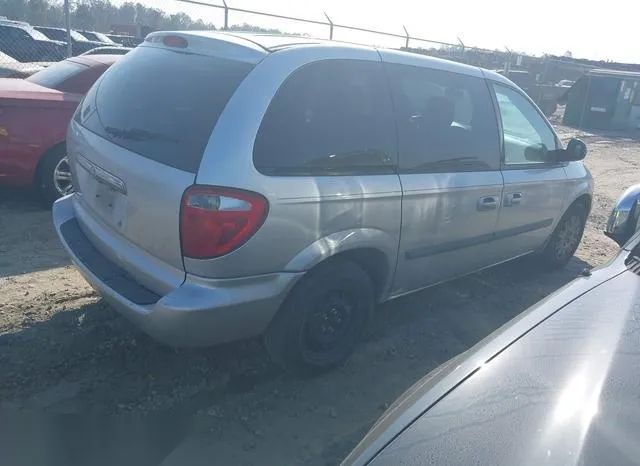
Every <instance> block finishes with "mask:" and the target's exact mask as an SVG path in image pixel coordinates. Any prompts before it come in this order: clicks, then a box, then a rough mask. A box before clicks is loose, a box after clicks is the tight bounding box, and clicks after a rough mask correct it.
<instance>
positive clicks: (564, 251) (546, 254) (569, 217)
mask: <svg viewBox="0 0 640 466" xmlns="http://www.w3.org/2000/svg"><path fill="white" fill-rule="evenodd" d="M586 222H587V209H586V208H585V206H584V205H582V204H576V205H574V206H573V207H571V208H570V209H569V210H568V211H567V212H566V213H565V214H564V215H563V216H562V218H561V219H560V222H558V225H557V226H556V229H555V230H554V231H553V233H552V234H551V237H550V238H549V242H548V243H547V245H546V246H545V248H544V249H543V250H542V253H541V254H540V259H541V261H542V264H543V265H545V266H547V267H549V268H552V269H556V268H561V267H564V266H565V264H566V263H567V262H569V260H570V259H571V258H572V257H573V255H574V254H575V252H576V250H577V249H578V246H579V245H580V241H581V240H582V234H583V233H584V227H585V224H586Z"/></svg>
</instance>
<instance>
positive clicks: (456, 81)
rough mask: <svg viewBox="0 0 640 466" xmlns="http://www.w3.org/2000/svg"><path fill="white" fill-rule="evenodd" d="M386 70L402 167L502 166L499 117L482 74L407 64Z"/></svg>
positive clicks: (438, 169) (431, 169)
mask: <svg viewBox="0 0 640 466" xmlns="http://www.w3.org/2000/svg"><path fill="white" fill-rule="evenodd" d="M387 69H388V73H389V81H390V84H391V91H392V94H393V100H394V104H395V108H396V113H397V118H398V137H399V148H400V162H399V165H400V171H401V172H403V173H437V172H458V171H485V170H498V169H499V168H500V138H499V132H498V125H497V119H496V114H495V111H494V107H493V103H492V100H491V94H490V92H489V89H488V88H487V85H486V83H485V81H484V80H483V79H481V78H475V77H473V76H466V75H462V74H457V73H450V72H447V71H441V70H434V69H430V68H422V67H415V66H407V65H397V64H389V65H387Z"/></svg>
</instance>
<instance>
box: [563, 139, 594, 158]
mask: <svg viewBox="0 0 640 466" xmlns="http://www.w3.org/2000/svg"><path fill="white" fill-rule="evenodd" d="M556 152H557V160H558V162H575V161H578V160H582V159H584V158H585V157H586V155H587V145H586V144H585V143H584V142H582V141H581V140H580V139H576V138H571V140H570V141H569V143H568V144H567V148H566V149H564V150H559V151H556Z"/></svg>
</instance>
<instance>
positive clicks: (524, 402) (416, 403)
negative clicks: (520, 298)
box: [343, 186, 640, 466]
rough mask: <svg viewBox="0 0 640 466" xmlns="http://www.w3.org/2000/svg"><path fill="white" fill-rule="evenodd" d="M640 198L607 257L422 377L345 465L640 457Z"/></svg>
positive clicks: (635, 194)
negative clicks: (612, 255)
mask: <svg viewBox="0 0 640 466" xmlns="http://www.w3.org/2000/svg"><path fill="white" fill-rule="evenodd" d="M639 201H640V186H635V187H634V188H632V189H630V190H629V191H627V192H626V193H625V195H624V196H623V197H622V198H621V199H620V201H618V204H617V206H616V207H615V209H614V210H613V213H612V214H611V218H610V220H609V223H608V224H607V236H609V237H611V238H613V239H615V240H616V242H618V243H619V244H622V245H623V246H622V249H621V250H620V251H619V253H618V255H617V256H616V257H615V258H614V259H613V260H612V261H610V262H609V264H607V265H606V266H604V267H601V268H599V269H596V270H593V271H590V272H587V271H585V272H584V273H583V276H582V277H580V278H578V279H576V280H575V281H573V282H572V283H570V284H568V285H567V286H565V287H564V288H562V289H561V290H559V291H557V292H556V293H554V294H553V295H551V296H548V297H547V298H545V299H544V300H543V301H541V302H540V303H538V304H536V305H535V306H533V307H532V308H530V309H529V310H528V311H526V312H524V313H523V314H521V315H520V316H518V317H517V318H516V319H514V320H513V321H511V322H509V323H507V324H506V325H504V326H503V327H502V328H500V329H498V330H497V331H496V332H494V333H493V334H491V335H490V336H488V337H487V338H486V339H484V340H483V341H481V342H480V343H478V344H477V345H476V346H474V347H473V348H471V349H470V350H468V351H466V352H465V353H462V354H461V355H459V356H457V357H455V358H454V359H452V360H450V361H449V362H447V363H445V364H444V365H443V366H441V367H440V368H438V369H436V370H435V371H433V372H431V373H430V374H429V375H427V377H426V378H424V379H422V380H421V381H419V382H418V383H416V384H415V385H414V386H413V387H412V388H411V389H409V391H407V392H406V393H405V394H404V395H403V396H402V397H400V398H399V399H398V400H397V401H396V402H395V403H394V404H393V405H392V406H391V407H390V408H389V409H388V410H387V412H386V413H385V414H384V415H383V416H382V417H381V418H380V419H379V420H378V422H377V423H376V424H375V425H374V426H373V428H372V429H371V431H370V432H369V433H368V434H367V435H366V436H365V438H364V439H363V440H362V442H360V444H359V445H358V446H357V447H356V448H355V450H354V451H353V452H351V454H350V455H349V456H348V457H347V458H346V459H345V460H344V462H343V465H364V464H370V465H374V466H383V465H385V466H386V465H399V464H402V465H407V466H408V465H426V464H435V465H468V464H473V465H492V466H494V465H495V466H499V465H542V464H544V465H580V466H590V465H594V466H595V465H615V466H626V465H632V464H634V465H637V464H640V446H639V445H640V410H639V409H638V407H639V406H640V276H639V275H640V233H635V232H636V231H637V229H638V226H639V225H638V217H640V212H636V210H638V209H640V207H639V208H638V209H636V207H637V206H639V205H640V204H639ZM630 237H631V238H630ZM629 238H630V239H629ZM627 240H628V241H627Z"/></svg>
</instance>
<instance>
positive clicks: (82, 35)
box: [0, 17, 142, 78]
mask: <svg viewBox="0 0 640 466" xmlns="http://www.w3.org/2000/svg"><path fill="white" fill-rule="evenodd" d="M141 41H142V39H139V38H135V37H128V36H111V37H108V36H107V35H106V34H103V33H99V32H94V31H75V30H73V29H72V30H70V31H69V33H68V32H67V30H66V29H65V28H56V27H48V26H38V25H31V24H29V23H26V22H22V21H14V20H10V19H7V18H4V17H0V78H26V77H28V76H30V75H32V74H33V73H36V72H38V71H40V70H43V69H45V68H46V67H48V66H49V65H51V64H52V63H56V62H58V61H60V60H64V59H65V58H67V57H68V56H69V55H72V56H76V55H81V54H94V53H102V54H124V53H126V51H127V50H128V49H129V48H130V47H133V46H135V45H137V44H138V43H140V42H141ZM69 45H70V46H69Z"/></svg>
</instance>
